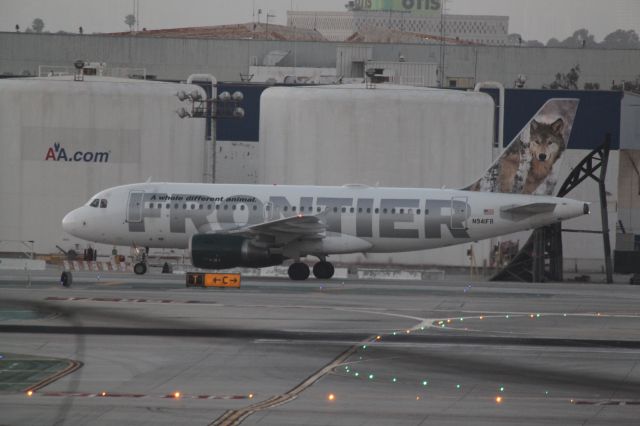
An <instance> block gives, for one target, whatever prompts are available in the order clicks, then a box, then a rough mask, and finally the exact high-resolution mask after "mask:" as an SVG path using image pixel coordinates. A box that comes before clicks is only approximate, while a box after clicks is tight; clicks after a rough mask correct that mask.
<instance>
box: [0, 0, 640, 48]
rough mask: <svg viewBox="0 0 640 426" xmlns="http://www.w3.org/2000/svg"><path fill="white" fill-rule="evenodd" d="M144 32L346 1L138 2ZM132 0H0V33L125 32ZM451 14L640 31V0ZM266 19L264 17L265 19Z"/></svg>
mask: <svg viewBox="0 0 640 426" xmlns="http://www.w3.org/2000/svg"><path fill="white" fill-rule="evenodd" d="M139 1H140V28H142V27H147V28H149V29H156V28H173V27H186V26H206V25H220V24H235V23H243V22H250V21H251V20H252V13H253V8H254V4H255V7H256V8H262V9H263V10H267V9H268V10H270V13H271V14H273V15H276V18H272V19H273V20H274V21H275V22H277V23H282V24H284V23H285V22H286V11H287V10H288V9H290V8H291V6H292V5H293V8H294V9H295V10H333V11H343V10H345V9H344V5H345V3H346V2H347V1H346V0H293V1H292V0H180V1H178V0H139ZM132 9H133V0H0V31H14V27H15V25H16V24H19V25H20V27H21V28H23V29H24V28H26V27H28V26H30V25H31V22H32V21H33V19H34V18H42V19H43V20H44V22H45V31H47V30H48V31H51V32H57V31H59V30H64V31H71V32H75V31H77V29H78V27H79V26H80V25H82V26H83V27H84V30H85V33H93V32H115V31H126V30H127V26H126V25H125V24H124V17H125V15H127V14H129V13H131V12H132ZM447 9H448V12H449V13H455V14H481V15H508V16H510V18H511V19H510V24H509V32H511V33H521V34H522V35H523V36H524V37H523V38H524V39H537V40H540V41H543V42H546V41H548V40H549V39H550V38H551V37H556V38H558V39H564V38H566V37H568V36H570V35H571V34H572V33H573V31H574V30H576V29H579V28H587V29H589V30H590V31H591V32H592V33H593V34H595V35H596V39H597V40H598V41H601V40H602V38H603V37H604V36H605V35H607V34H609V33H610V32H612V31H614V30H616V29H618V28H622V29H634V30H636V32H639V33H640V0H447ZM262 19H263V20H264V15H263V18H262Z"/></svg>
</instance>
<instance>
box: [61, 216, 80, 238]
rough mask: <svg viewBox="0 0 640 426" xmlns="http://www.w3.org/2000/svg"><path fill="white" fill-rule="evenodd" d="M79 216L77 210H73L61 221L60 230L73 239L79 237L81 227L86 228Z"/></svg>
mask: <svg viewBox="0 0 640 426" xmlns="http://www.w3.org/2000/svg"><path fill="white" fill-rule="evenodd" d="M79 216H80V214H79V212H78V210H74V211H72V212H70V213H68V214H67V215H66V216H65V217H64V218H63V219H62V229H64V231H65V232H67V233H69V234H71V235H73V236H75V237H77V236H79V235H78V233H79V231H80V230H81V229H82V227H83V226H86V222H82V220H81V218H80V217H79Z"/></svg>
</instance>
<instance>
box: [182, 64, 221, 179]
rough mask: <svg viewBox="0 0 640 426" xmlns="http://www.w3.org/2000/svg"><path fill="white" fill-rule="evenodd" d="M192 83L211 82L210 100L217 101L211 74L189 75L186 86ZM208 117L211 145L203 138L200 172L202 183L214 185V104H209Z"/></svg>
mask: <svg viewBox="0 0 640 426" xmlns="http://www.w3.org/2000/svg"><path fill="white" fill-rule="evenodd" d="M194 81H208V82H211V99H217V97H218V79H217V78H215V77H214V76H213V75H212V74H191V75H190V76H189V78H187V84H193V82H194ZM210 105H211V106H210V108H211V111H210V117H211V144H208V143H207V141H206V137H205V145H204V170H203V172H202V181H203V182H205V183H215V181H216V145H217V139H216V119H215V116H216V111H215V108H216V103H215V102H211V104H210Z"/></svg>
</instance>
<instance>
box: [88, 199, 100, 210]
mask: <svg viewBox="0 0 640 426" xmlns="http://www.w3.org/2000/svg"><path fill="white" fill-rule="evenodd" d="M89 205H90V206H91V207H96V208H97V207H98V206H99V205H100V200H98V199H97V198H96V199H95V200H93V201H92V202H91V204H89Z"/></svg>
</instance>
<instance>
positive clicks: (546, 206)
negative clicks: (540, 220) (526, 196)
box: [500, 203, 556, 216]
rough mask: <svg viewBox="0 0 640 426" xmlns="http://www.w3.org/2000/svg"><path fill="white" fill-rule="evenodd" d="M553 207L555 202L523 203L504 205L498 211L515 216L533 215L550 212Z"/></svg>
mask: <svg viewBox="0 0 640 426" xmlns="http://www.w3.org/2000/svg"><path fill="white" fill-rule="evenodd" d="M555 208H556V204H554V203H530V204H525V205H512V206H504V207H502V208H501V209H500V212H502V213H509V214H512V215H517V216H533V215H536V214H540V213H551V212H552V211H554V210H555Z"/></svg>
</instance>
